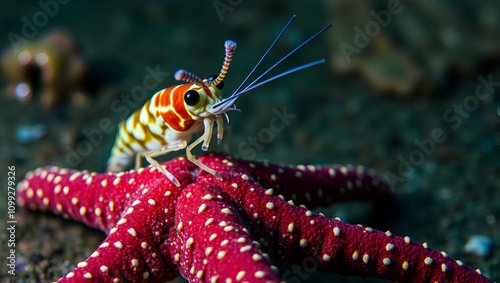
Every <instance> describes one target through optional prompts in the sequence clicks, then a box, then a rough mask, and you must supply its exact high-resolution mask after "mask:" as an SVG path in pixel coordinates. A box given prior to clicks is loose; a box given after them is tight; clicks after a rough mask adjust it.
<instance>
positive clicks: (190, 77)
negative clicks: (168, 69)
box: [174, 69, 207, 88]
mask: <svg viewBox="0 0 500 283" xmlns="http://www.w3.org/2000/svg"><path fill="white" fill-rule="evenodd" d="M174 77H175V79H176V80H178V81H185V82H188V83H192V84H196V85H199V86H200V87H203V88H205V87H207V86H206V85H205V83H204V82H203V81H202V80H201V79H200V78H198V77H197V76H196V75H194V74H192V73H190V72H188V71H186V70H183V69H180V70H179V71H177V72H175V75H174Z"/></svg>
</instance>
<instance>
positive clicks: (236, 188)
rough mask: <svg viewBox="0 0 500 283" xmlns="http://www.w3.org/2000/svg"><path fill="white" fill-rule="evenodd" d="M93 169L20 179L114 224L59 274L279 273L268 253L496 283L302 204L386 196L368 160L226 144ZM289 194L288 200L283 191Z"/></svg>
mask: <svg viewBox="0 0 500 283" xmlns="http://www.w3.org/2000/svg"><path fill="white" fill-rule="evenodd" d="M200 161H201V162H203V163H204V164H206V165H207V166H209V167H211V168H213V169H215V170H217V172H219V173H220V175H221V177H222V178H221V179H216V178H215V177H214V176H212V175H210V174H207V173H206V172H204V171H201V172H200V170H199V169H198V167H197V166H196V165H194V164H193V163H191V162H189V161H188V160H186V159H185V158H182V157H181V158H178V159H175V160H173V161H170V162H167V163H165V164H164V166H166V168H167V170H168V171H169V172H171V173H172V174H174V175H175V177H176V178H177V180H179V182H180V184H181V186H180V187H176V186H175V185H173V184H172V183H171V182H170V181H169V180H168V179H167V178H166V177H165V176H164V175H163V174H162V173H160V172H158V171H157V170H156V169H155V168H154V167H147V168H141V169H140V170H138V171H130V172H127V173H118V174H95V173H88V172H76V171H69V170H67V169H61V168H55V167H46V168H40V169H37V170H35V171H33V172H30V173H28V174H27V175H26V178H25V179H24V180H23V181H22V182H21V183H20V184H19V190H18V192H19V198H18V200H19V203H20V204H21V205H22V206H24V207H27V208H29V209H32V210H50V211H53V212H54V213H57V214H62V215H63V216H65V217H69V218H72V219H75V220H79V221H82V222H84V223H86V224H87V225H89V226H91V227H96V228H99V229H101V230H103V231H104V232H105V233H107V234H108V237H107V238H106V240H105V241H104V243H102V244H101V245H100V246H99V247H98V248H97V250H96V251H95V252H94V253H93V254H92V255H90V257H89V258H88V259H87V260H86V261H84V262H81V263H79V264H78V265H77V266H78V267H77V268H76V269H75V270H73V271H71V272H70V273H68V274H67V275H66V276H65V277H63V278H61V280H60V281H61V282H81V281H83V282H123V281H127V282H165V281H166V280H172V279H174V278H175V277H177V276H178V275H179V274H181V275H182V276H183V277H185V278H187V279H188V280H189V281H191V282H227V280H228V279H230V280H231V281H232V282H280V280H282V279H284V280H286V279H287V278H286V274H284V275H283V276H284V278H280V276H279V274H278V272H277V269H276V267H275V266H273V265H272V263H288V264H301V263H302V262H303V261H304V260H306V259H308V260H312V261H314V263H315V266H317V268H318V270H321V271H326V272H335V273H340V274H345V275H347V274H349V275H358V276H363V277H379V278H385V279H389V280H395V281H403V282H417V281H418V282H491V281H489V280H488V279H487V278H486V277H484V276H482V275H480V274H479V273H478V272H476V271H474V270H472V269H471V268H469V267H466V266H464V265H463V264H462V263H461V262H460V261H455V260H454V259H452V258H450V257H448V256H447V255H446V253H444V252H437V251H434V250H432V249H429V248H427V247H426V246H425V245H421V244H419V243H416V242H413V241H411V240H410V238H408V237H405V238H401V237H398V236H395V235H392V234H391V233H390V232H389V231H387V232H385V233H384V232H381V231H377V230H374V229H371V228H365V227H362V226H357V225H351V224H347V223H343V222H341V221H340V220H338V219H329V218H326V217H324V216H323V215H321V214H316V213H312V212H311V211H310V210H308V209H307V208H305V206H296V205H295V204H294V203H297V204H301V203H303V204H306V205H308V206H310V207H314V206H318V205H327V204H331V203H333V202H337V201H340V200H346V199H375V200H376V199H379V200H384V199H387V198H390V195H391V191H390V188H389V186H388V184H387V183H386V182H385V180H383V179H382V178H380V177H379V176H377V175H376V174H374V173H373V172H372V171H370V170H365V169H364V168H362V167H344V166H336V167H319V166H307V167H306V166H296V167H280V166H276V165H272V164H269V163H266V162H249V161H244V160H237V159H233V158H232V157H230V156H224V155H220V154H206V155H204V156H201V157H200ZM288 199H291V200H289V201H286V200H288Z"/></svg>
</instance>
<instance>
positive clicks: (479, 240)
mask: <svg viewBox="0 0 500 283" xmlns="http://www.w3.org/2000/svg"><path fill="white" fill-rule="evenodd" d="M490 248H491V238H490V237H487V236H483V235H472V236H470V237H469V239H468V240H467V243H466V244H465V247H464V249H465V251H466V252H468V253H473V254H475V255H477V256H480V257H485V256H487V255H488V254H489V253H490Z"/></svg>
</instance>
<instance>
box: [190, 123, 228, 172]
mask: <svg viewBox="0 0 500 283" xmlns="http://www.w3.org/2000/svg"><path fill="white" fill-rule="evenodd" d="M203 124H204V125H205V132H203V135H201V136H200V137H199V138H198V139H196V140H195V141H194V142H193V143H192V144H190V145H189V146H188V147H187V149H186V157H187V159H188V160H189V161H191V162H193V163H194V164H196V165H197V166H198V167H200V168H201V169H203V170H205V171H207V172H208V173H210V174H212V175H214V176H215V177H217V178H220V175H219V173H217V171H215V170H214V169H212V168H210V167H208V166H207V165H205V164H203V163H201V161H199V160H198V159H196V158H195V157H194V156H193V154H191V150H192V149H193V148H194V147H195V146H197V145H198V144H200V143H201V142H202V141H204V143H203V145H202V149H203V150H204V151H206V150H207V149H208V146H209V143H210V138H211V137H212V128H213V120H211V119H209V118H206V119H204V120H203Z"/></svg>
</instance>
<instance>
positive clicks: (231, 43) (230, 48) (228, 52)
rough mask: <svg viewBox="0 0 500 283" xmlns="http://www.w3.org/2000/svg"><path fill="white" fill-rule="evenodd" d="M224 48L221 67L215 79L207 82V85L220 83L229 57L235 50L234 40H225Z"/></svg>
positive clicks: (229, 61) (225, 71) (227, 66)
mask: <svg viewBox="0 0 500 283" xmlns="http://www.w3.org/2000/svg"><path fill="white" fill-rule="evenodd" d="M224 48H225V49H226V56H225V57H224V63H223V64H222V69H221V70H220V73H219V75H218V76H217V79H215V80H214V81H211V82H208V83H207V84H208V86H209V87H211V86H216V85H218V84H220V82H222V80H223V79H224V77H225V76H226V74H227V69H228V68H229V64H230V63H231V59H232V58H233V53H234V51H235V50H236V42H234V41H232V40H229V39H228V40H226V42H224Z"/></svg>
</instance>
